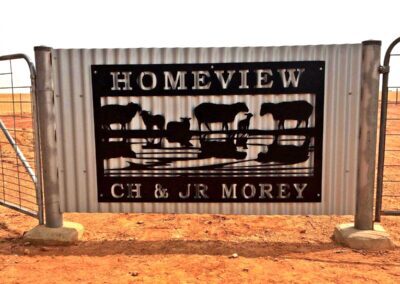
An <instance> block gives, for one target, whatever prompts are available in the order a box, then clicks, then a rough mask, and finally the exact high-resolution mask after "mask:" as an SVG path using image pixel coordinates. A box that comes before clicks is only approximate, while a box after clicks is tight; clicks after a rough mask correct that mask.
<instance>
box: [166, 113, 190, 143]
mask: <svg viewBox="0 0 400 284" xmlns="http://www.w3.org/2000/svg"><path fill="white" fill-rule="evenodd" d="M191 138H192V134H190V118H189V117H181V121H170V122H168V124H167V140H168V142H179V143H180V144H181V146H185V147H190V146H193V144H192V143H190V139H191Z"/></svg>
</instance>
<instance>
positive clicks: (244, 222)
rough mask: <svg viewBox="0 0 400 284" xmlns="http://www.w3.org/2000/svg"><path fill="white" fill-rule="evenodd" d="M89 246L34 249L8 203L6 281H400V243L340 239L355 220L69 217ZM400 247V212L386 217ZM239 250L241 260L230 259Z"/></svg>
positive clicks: (1, 225) (26, 222) (1, 237)
mask: <svg viewBox="0 0 400 284" xmlns="http://www.w3.org/2000/svg"><path fill="white" fill-rule="evenodd" d="M65 219H66V220H70V221H75V222H79V223H82V224H83V225H84V226H85V228H86V232H85V234H84V238H83V240H82V242H80V243H78V244H77V245H76V246H71V247H43V246H32V245H30V244H26V243H24V241H23V239H21V237H22V235H23V233H24V231H27V230H29V229H30V228H32V227H33V226H34V225H35V224H36V222H35V220H34V219H32V218H30V217H27V216H24V215H22V214H19V213H15V212H13V211H11V210H8V209H4V208H0V220H2V221H0V279H1V282H2V283H78V282H79V283H207V282H208V283H243V282H244V283H248V282H253V283H361V282H363V283H399V281H400V248H398V247H397V248H396V249H395V250H392V251H379V252H365V251H354V250H351V249H349V248H344V247H341V246H339V245H336V244H335V243H334V242H333V241H332V240H331V235H332V232H333V229H334V226H335V225H336V224H339V223H343V222H348V221H350V220H351V217H333V216H329V217H328V216H325V217H309V216H233V215H171V214H65ZM383 226H384V227H385V228H386V229H387V230H388V231H389V232H390V233H391V235H392V237H393V239H394V240H395V242H396V244H397V245H399V244H400V218H398V217H383ZM234 253H237V254H238V257H237V258H230V256H232V254H234Z"/></svg>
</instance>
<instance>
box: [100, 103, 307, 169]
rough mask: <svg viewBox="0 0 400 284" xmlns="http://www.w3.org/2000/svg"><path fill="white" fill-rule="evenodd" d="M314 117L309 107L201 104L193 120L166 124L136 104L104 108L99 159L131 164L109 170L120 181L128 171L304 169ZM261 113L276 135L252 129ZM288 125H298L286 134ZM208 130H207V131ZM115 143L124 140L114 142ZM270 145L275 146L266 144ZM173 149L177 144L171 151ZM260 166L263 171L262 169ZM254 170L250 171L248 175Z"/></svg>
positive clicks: (184, 119)
mask: <svg viewBox="0 0 400 284" xmlns="http://www.w3.org/2000/svg"><path fill="white" fill-rule="evenodd" d="M312 112H313V106H312V105H311V104H310V103H308V102H306V101H290V102H282V103H277V104H272V103H267V102H266V103H263V104H262V105H261V108H260V110H254V111H253V112H250V111H249V108H248V107H247V105H246V104H245V103H243V102H238V103H233V104H214V103H201V104H199V105H197V106H195V107H194V108H193V116H194V117H193V118H191V117H181V118H180V120H179V121H169V122H167V123H166V116H165V115H164V114H152V113H151V112H150V111H148V110H143V109H142V107H141V106H140V105H139V104H136V103H128V104H127V105H104V106H102V107H101V115H102V117H101V135H102V137H103V138H102V139H101V141H102V142H101V145H100V153H101V155H102V158H103V159H104V160H109V159H114V158H126V159H128V160H127V161H125V166H123V167H122V168H117V169H116V168H112V169H106V173H108V174H110V175H116V174H118V173H119V172H121V171H124V170H144V171H150V170H166V169H169V170H182V171H184V170H217V169H218V170H223V171H228V169H231V170H235V169H234V167H235V166H240V164H241V163H243V164H244V163H247V164H248V163H249V161H251V162H254V163H256V164H255V165H254V164H252V166H251V167H253V168H256V169H258V170H262V169H266V170H267V171H268V170H270V169H271V168H272V167H273V166H276V165H278V166H284V165H293V164H297V163H303V162H306V161H307V160H308V159H309V158H310V151H313V146H310V145H311V140H312V136H313V134H312V133H313V132H312V131H313V128H308V125H309V121H308V120H309V118H310V116H311V114H312ZM254 113H255V114H254ZM257 113H259V115H260V116H267V115H272V117H273V119H274V120H275V125H276V127H275V129H255V128H252V118H253V117H254V115H257ZM137 114H139V115H137ZM239 114H240V115H241V116H244V118H243V119H240V120H238V122H237V125H236V129H233V128H232V123H233V122H234V121H235V119H237V117H238V115H239ZM133 119H140V123H141V124H142V125H143V126H144V127H143V128H140V129H129V127H128V126H129V125H130V123H131V121H132V120H133ZM287 120H295V121H297V125H296V127H295V128H285V121H287ZM193 121H195V122H197V125H198V129H197V130H194V129H191V126H192V124H193V123H191V122H193ZM302 123H303V125H305V127H303V128H301V127H300V126H301V124H302ZM112 124H116V125H119V127H113V129H112V128H111V125H112ZM203 124H204V125H205V127H202V125H203ZM165 125H166V127H165ZM282 136H285V137H286V136H290V137H293V138H292V139H291V140H292V141H296V142H297V144H293V145H288V144H281V141H280V140H281V139H280V137H282ZM300 137H304V138H300ZM110 139H119V140H118V141H110ZM164 139H165V140H166V141H167V142H168V143H166V142H165V141H164ZM260 139H261V140H262V141H265V143H263V144H262V145H263V148H264V149H262V150H261V151H260V152H259V153H258V156H257V157H253V159H249V158H248V155H247V152H246V149H248V148H249V147H255V145H259V144H257V143H256V144H254V143H252V141H253V140H260ZM271 140H272V142H269V143H267V141H271ZM284 140H286V141H287V140H288V139H287V138H286V139H284ZM289 140H290V139H289ZM131 141H134V142H131ZM299 141H300V142H299ZM171 143H177V144H175V145H176V146H171ZM299 143H300V145H299ZM133 145H134V146H135V147H136V148H135V149H136V151H134V150H133V149H132V146H133ZM137 149H140V150H137ZM148 150H152V152H148ZM210 158H214V160H213V161H215V162H214V163H213V164H211V165H210V164H207V165H199V163H193V165H191V164H190V163H189V166H187V165H185V166H178V165H177V162H180V161H186V162H190V161H192V162H194V161H196V160H205V159H210ZM246 158H248V159H246ZM220 159H223V160H220ZM227 159H228V160H229V161H227ZM230 160H232V161H230ZM123 164H124V163H123ZM247 164H246V165H247ZM257 164H259V165H260V166H258V167H257ZM268 165H270V166H268ZM251 167H250V166H249V169H250V168H251ZM309 169H311V168H309ZM181 174H182V175H185V174H187V173H181ZM190 174H191V175H195V174H196V173H195V172H191V173H190Z"/></svg>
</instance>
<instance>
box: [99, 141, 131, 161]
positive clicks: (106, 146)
mask: <svg viewBox="0 0 400 284" xmlns="http://www.w3.org/2000/svg"><path fill="white" fill-rule="evenodd" d="M100 150H101V153H102V154H103V159H112V158H120V157H124V158H136V153H135V152H134V151H132V149H131V143H127V142H120V141H115V142H114V141H112V142H103V143H101V144H100Z"/></svg>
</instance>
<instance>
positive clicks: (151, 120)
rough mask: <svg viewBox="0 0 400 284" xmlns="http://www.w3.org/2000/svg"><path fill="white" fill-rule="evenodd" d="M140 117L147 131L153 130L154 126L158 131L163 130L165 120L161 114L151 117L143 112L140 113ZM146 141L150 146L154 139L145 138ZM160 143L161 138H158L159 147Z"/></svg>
mask: <svg viewBox="0 0 400 284" xmlns="http://www.w3.org/2000/svg"><path fill="white" fill-rule="evenodd" d="M140 116H141V117H142V120H143V123H144V125H145V126H146V130H147V131H151V130H153V128H154V126H155V127H157V128H158V129H159V130H164V126H165V118H164V116H162V115H161V114H156V115H152V114H151V113H150V112H148V111H145V110H143V111H141V112H140ZM146 140H147V142H148V143H149V141H150V144H154V141H155V139H153V140H148V139H147V138H146ZM161 141H162V138H160V141H159V143H158V144H160V145H161Z"/></svg>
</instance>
